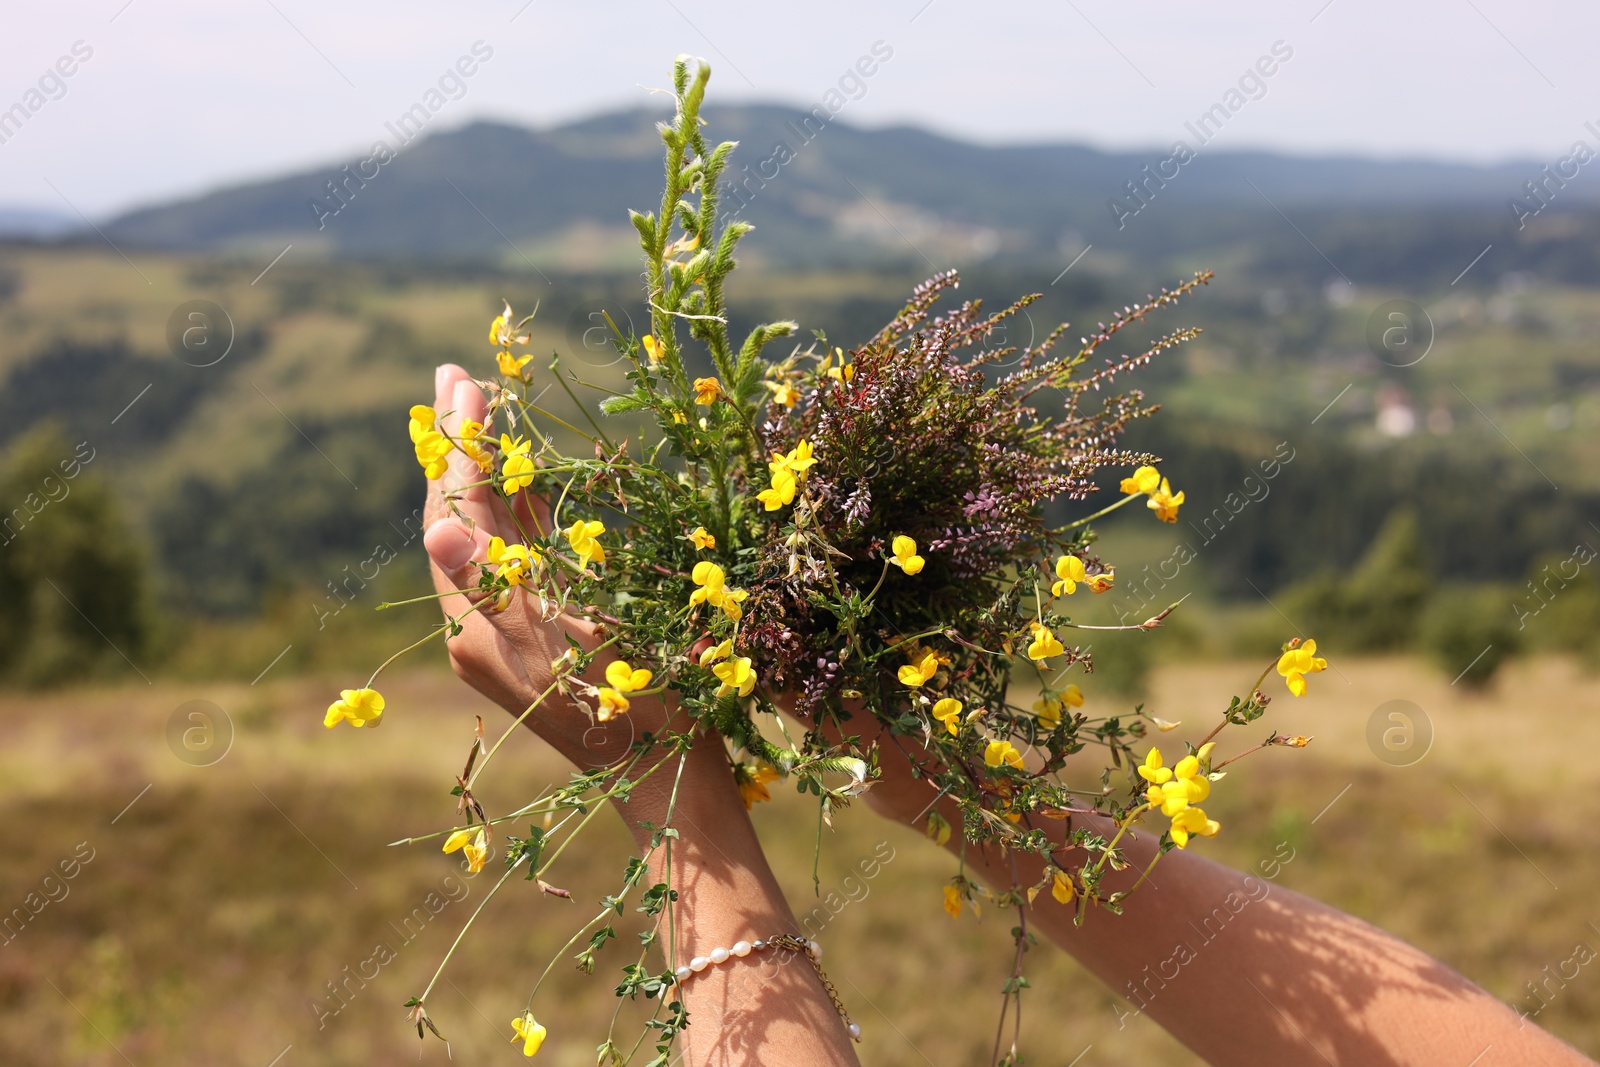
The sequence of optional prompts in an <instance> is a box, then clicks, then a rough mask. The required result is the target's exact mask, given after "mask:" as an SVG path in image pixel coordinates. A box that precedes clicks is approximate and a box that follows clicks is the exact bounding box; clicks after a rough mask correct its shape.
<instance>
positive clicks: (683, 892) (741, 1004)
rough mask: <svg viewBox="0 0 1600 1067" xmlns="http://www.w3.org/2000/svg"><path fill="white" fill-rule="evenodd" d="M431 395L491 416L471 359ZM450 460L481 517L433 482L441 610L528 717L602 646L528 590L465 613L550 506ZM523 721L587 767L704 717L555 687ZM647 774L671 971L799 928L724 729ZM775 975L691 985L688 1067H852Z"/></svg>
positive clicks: (717, 971) (452, 425) (631, 809)
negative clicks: (668, 834)
mask: <svg viewBox="0 0 1600 1067" xmlns="http://www.w3.org/2000/svg"><path fill="white" fill-rule="evenodd" d="M435 391H436V394H437V395H436V397H435V399H434V409H435V410H436V411H437V412H439V414H440V416H441V418H440V422H441V423H442V424H443V429H444V432H445V433H447V434H449V435H451V436H455V435H457V434H458V432H459V428H460V425H461V422H462V420H463V419H473V420H476V421H478V422H482V421H483V416H484V406H485V405H484V396H483V393H482V391H481V390H480V389H479V388H478V386H477V385H476V384H475V383H474V382H473V381H472V380H471V378H470V377H469V376H468V375H467V373H466V371H464V370H462V369H461V368H460V367H456V366H444V367H440V368H439V372H438V376H437V379H436V383H435ZM445 412H449V413H450V414H449V415H448V417H446V416H445ZM450 464H451V466H450V469H449V471H448V472H447V473H446V475H445V485H444V488H445V489H446V491H450V490H459V491H458V492H457V495H456V507H457V509H459V511H460V513H461V515H462V516H465V518H466V519H467V520H470V521H462V519H461V518H458V517H456V516H455V515H453V514H451V512H450V509H449V506H448V505H447V504H446V502H445V500H444V496H443V494H442V493H441V492H439V490H438V489H435V488H432V487H430V489H429V492H428V506H427V510H426V512H425V515H426V522H427V529H426V532H425V533H424V534H423V544H424V545H425V546H426V547H427V550H428V556H429V558H430V559H431V561H432V564H433V581H434V586H435V587H436V588H437V589H438V591H439V592H440V593H447V594H451V595H449V596H446V597H444V598H443V600H442V601H441V604H442V606H443V608H444V610H445V612H446V613H448V615H449V616H451V617H453V618H461V626H462V630H461V633H460V634H458V635H457V636H455V637H451V638H449V639H448V648H449V650H450V665H451V666H452V667H453V668H454V669H455V672H456V674H457V675H458V676H459V677H460V678H461V679H462V680H463V681H465V682H467V683H468V684H469V685H471V686H472V687H473V688H474V689H476V690H478V691H479V692H480V693H482V694H484V695H485V696H487V697H488V698H489V699H491V700H493V701H494V702H495V703H497V704H499V705H500V706H501V707H503V708H505V709H506V710H507V711H509V712H511V713H512V714H514V715H521V714H522V713H523V712H524V711H525V710H527V708H528V706H529V705H531V704H533V703H534V701H536V700H538V699H539V697H540V695H541V694H544V693H545V692H546V691H547V690H549V689H550V687H551V686H552V685H553V684H554V683H555V681H556V678H557V672H556V671H555V670H554V669H553V668H552V666H551V661H552V660H554V659H556V658H557V657H558V656H560V655H561V654H562V653H564V652H566V651H567V649H568V647H569V645H568V638H571V639H573V640H575V641H577V642H578V644H579V645H580V646H581V647H583V648H584V649H587V650H593V649H595V648H596V647H598V646H599V645H600V643H601V642H600V640H599V638H598V637H597V636H596V634H595V630H594V626H593V625H592V624H591V623H589V622H587V621H585V620H583V619H577V618H573V617H572V616H571V615H567V614H553V613H552V612H546V611H545V610H544V608H545V605H543V604H542V603H541V601H540V598H539V597H538V595H537V594H534V593H530V592H528V591H527V589H526V588H523V589H517V590H513V591H512V594H511V597H510V600H509V602H508V603H507V605H506V607H505V609H504V610H503V611H499V612H496V613H488V612H484V611H481V610H480V611H477V612H473V613H471V614H470V615H466V616H465V617H464V618H462V616H463V613H465V612H467V610H468V609H469V608H470V607H471V606H472V604H473V603H474V602H475V601H476V600H477V599H480V598H481V594H479V593H478V591H477V586H478V576H479V574H480V572H481V567H482V565H483V564H484V562H485V560H486V556H487V551H488V546H489V539H490V538H491V537H493V536H497V535H498V536H499V537H501V538H503V539H504V540H505V541H506V542H508V543H515V542H518V541H520V540H521V537H522V535H521V531H520V530H519V528H518V520H520V521H521V523H522V525H523V527H524V528H528V529H533V528H535V527H534V524H537V526H538V528H541V529H544V530H548V529H549V528H550V527H549V522H550V516H549V512H548V509H547V508H545V507H544V504H543V502H542V501H527V502H526V503H523V501H525V500H526V495H525V494H524V495H522V496H519V498H518V502H517V504H516V506H517V507H518V508H524V507H525V508H526V510H525V511H519V513H518V514H517V516H516V517H515V518H513V516H512V513H511V512H510V511H509V510H508V509H507V507H506V505H505V503H504V502H503V501H501V500H500V499H499V498H498V496H497V495H496V494H495V493H494V492H493V491H492V490H491V489H490V488H489V487H488V486H478V487H475V488H471V489H462V488H461V487H462V486H466V485H470V484H472V483H473V482H477V481H481V480H482V479H483V475H482V473H481V472H480V471H479V470H478V469H477V466H476V465H475V464H474V463H472V462H471V461H470V460H469V459H468V458H467V457H466V456H464V455H462V454H460V453H459V452H454V453H452V454H451V457H450ZM552 615H553V617H551V616H552ZM614 658H615V657H609V656H606V655H605V654H604V653H602V656H601V658H600V659H598V660H597V661H596V662H595V664H594V665H592V666H591V667H590V668H589V671H588V672H587V673H590V674H591V675H593V676H595V677H599V676H600V674H602V673H603V672H604V669H605V666H606V664H607V663H609V662H611V661H612V660H613V659H614ZM574 681H576V680H574ZM527 724H528V726H530V727H531V728H532V729H533V730H534V731H535V732H536V733H537V734H539V736H540V737H542V738H544V739H545V740H546V741H548V742H550V744H551V746H553V747H554V748H555V749H556V750H557V751H559V752H560V753H561V754H562V755H564V756H566V757H567V758H568V759H569V760H571V761H572V762H573V763H576V764H578V765H579V766H581V767H609V766H614V765H616V764H617V763H618V762H620V761H621V760H622V759H623V758H625V757H626V756H627V755H628V751H629V747H630V745H631V744H632V742H633V740H634V738H635V736H636V734H643V733H645V732H647V731H649V732H659V731H660V730H662V729H663V728H671V729H678V730H686V729H689V728H690V726H691V725H692V724H691V723H690V722H689V720H688V717H687V716H686V715H683V714H681V713H679V712H677V711H676V709H675V708H672V707H671V706H669V705H666V704H664V703H663V702H662V701H660V700H658V699H656V698H653V697H636V698H634V699H633V700H632V702H631V707H630V708H629V710H628V712H627V714H625V715H620V716H617V717H615V718H613V719H611V720H610V721H609V722H607V723H597V722H595V721H594V720H593V719H592V718H591V717H590V713H589V712H588V711H587V710H586V709H584V708H583V707H581V706H579V704H578V703H577V701H576V700H574V699H573V698H572V697H570V696H568V695H566V694H563V693H561V692H560V691H559V690H557V691H555V692H552V693H550V695H548V696H546V697H545V699H544V701H543V703H541V704H540V705H539V707H538V708H536V709H535V710H534V711H533V713H532V714H531V715H529V716H528V719H527ZM663 755H664V753H663V750H661V749H660V748H657V749H655V750H654V751H653V752H652V753H651V754H650V755H649V756H647V759H651V760H660V759H661V758H663ZM642 770H643V768H636V769H635V770H634V771H633V772H632V773H631V775H630V776H631V777H633V778H634V779H635V781H636V786H635V788H634V789H633V790H632V791H631V794H630V797H631V799H630V800H629V801H628V803H627V804H626V805H622V804H618V809H619V811H620V812H621V813H622V815H623V818H624V821H625V822H626V823H627V824H628V828H629V830H630V832H631V833H632V834H633V837H634V840H635V842H636V843H637V844H638V845H639V846H640V847H641V848H645V847H646V845H647V842H648V841H649V840H650V836H651V835H650V833H649V832H648V831H647V830H646V829H645V824H653V825H655V826H666V825H669V824H670V825H671V826H672V827H673V828H674V829H676V830H677V831H678V834H677V836H676V837H675V839H674V842H675V843H674V844H673V845H672V847H671V848H670V850H669V849H648V851H647V853H646V854H647V855H648V856H649V868H650V877H651V879H652V880H660V881H664V880H668V879H670V881H671V883H672V885H673V887H674V889H675V890H677V892H678V893H679V894H680V896H679V898H678V903H677V905H676V908H675V917H676V929H675V930H674V931H669V933H668V936H666V937H664V938H663V942H662V947H663V949H664V950H665V951H666V954H667V965H668V966H669V967H676V966H678V965H679V964H681V963H687V962H688V960H689V959H690V958H692V957H693V956H695V955H699V954H704V953H708V952H710V950H711V949H713V948H715V947H716V946H718V945H722V946H728V945H732V944H734V943H735V942H738V941H741V940H744V941H749V940H754V939H756V938H758V937H768V936H771V935H772V934H775V933H788V932H793V931H797V930H798V925H797V924H796V922H795V919H794V915H793V914H792V913H791V912H790V910H789V907H788V904H787V903H786V902H785V901H784V898H783V894H782V892H781V891H780V890H779V888H778V884H777V880H776V879H775V878H774V877H773V874H772V870H771V868H770V867H769V866H768V865H767V862H766V857H765V856H764V855H763V854H762V851H761V844H760V842H759V840H757V838H756V835H755V829H754V827H752V826H751V824H750V819H749V815H748V813H747V812H746V811H745V807H744V803H743V801H742V800H741V799H740V797H739V792H738V789H737V788H736V787H735V786H734V781H733V776H732V774H730V773H729V770H728V760H727V755H726V753H725V751H724V749H723V745H722V740H721V738H719V737H718V736H717V735H716V734H714V733H710V732H705V733H702V734H701V735H700V736H697V737H696V738H695V740H694V744H693V746H692V747H691V748H690V749H689V751H687V752H685V753H684V754H683V755H682V756H680V757H674V758H673V759H672V762H670V763H668V764H666V765H658V767H657V773H654V774H652V775H650V777H649V778H647V779H645V780H643V781H639V780H638V779H639V777H640V773H641V772H642ZM669 856H670V857H671V860H670V870H669V862H668V857H669ZM763 971H764V969H763V968H760V967H759V966H756V965H750V966H738V965H728V966H719V967H712V968H710V969H709V970H707V971H706V972H704V973H702V974H700V975H697V976H696V977H695V978H693V979H692V980H690V982H689V983H688V984H687V986H686V987H685V989H684V992H683V996H684V998H685V1000H686V1002H687V1003H688V1004H689V1005H690V1009H691V1011H692V1013H693V1015H694V1017H695V1020H696V1025H695V1026H693V1027H691V1028H689V1029H688V1030H686V1031H685V1032H684V1034H683V1037H682V1038H681V1042H682V1044H681V1046H680V1049H681V1051H682V1053H683V1056H684V1061H683V1062H685V1063H688V1064H693V1065H696V1067H698V1065H702V1064H710V1063H728V1062H735V1061H737V1062H759V1063H772V1064H784V1065H795V1067H801V1065H805V1067H810V1065H819V1067H821V1065H827V1067H852V1065H854V1064H855V1063H856V1059H855V1051H854V1049H853V1048H852V1046H851V1043H850V1038H849V1036H848V1035H847V1033H846V1032H845V1027H844V1023H843V1022H842V1021H841V1020H840V1019H839V1017H838V1015H837V1014H836V1012H835V1011H834V1007H833V1004H832V1002H831V1001H830V1000H829V998H828V996H827V994H826V992H825V991H824V989H823V987H822V985H821V983H819V982H818V981H817V979H816V977H815V976H814V975H813V974H812V972H811V969H810V968H809V967H803V966H796V967H786V968H780V969H779V973H777V974H765V973H763Z"/></svg>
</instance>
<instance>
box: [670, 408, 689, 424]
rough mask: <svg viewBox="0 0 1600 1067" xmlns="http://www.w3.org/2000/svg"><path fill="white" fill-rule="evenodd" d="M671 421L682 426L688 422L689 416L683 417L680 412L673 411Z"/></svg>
mask: <svg viewBox="0 0 1600 1067" xmlns="http://www.w3.org/2000/svg"><path fill="white" fill-rule="evenodd" d="M672 421H673V422H675V423H677V424H678V425H680V426H682V425H684V424H685V423H687V422H688V421H689V416H687V415H685V414H684V413H683V412H681V411H674V412H673V413H672Z"/></svg>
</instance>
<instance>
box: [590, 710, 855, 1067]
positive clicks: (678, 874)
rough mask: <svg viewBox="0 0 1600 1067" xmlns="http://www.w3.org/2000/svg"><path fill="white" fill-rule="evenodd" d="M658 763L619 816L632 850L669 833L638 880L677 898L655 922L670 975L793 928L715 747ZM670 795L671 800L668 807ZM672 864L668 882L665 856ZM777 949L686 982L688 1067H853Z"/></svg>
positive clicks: (823, 1004) (843, 1042)
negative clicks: (755, 1066) (662, 886)
mask: <svg viewBox="0 0 1600 1067" xmlns="http://www.w3.org/2000/svg"><path fill="white" fill-rule="evenodd" d="M679 761H680V758H679V757H677V756H672V757H668V759H667V761H666V762H665V763H663V765H662V766H661V767H660V768H659V769H658V770H657V771H656V773H654V774H652V775H651V776H650V777H649V778H648V779H647V780H646V781H644V782H641V783H640V785H639V787H638V788H637V789H636V790H635V791H634V794H633V797H632V799H631V801H630V802H629V803H628V804H627V805H620V806H619V808H620V810H621V813H622V815H623V818H624V819H625V820H626V821H627V823H628V826H629V829H630V831H632V832H633V834H634V837H635V839H636V840H637V841H638V842H639V844H640V845H641V847H644V846H646V845H648V842H649V836H650V834H649V831H648V830H645V829H643V828H641V827H640V825H639V824H640V823H641V822H649V823H652V824H654V825H656V826H661V825H664V824H667V823H668V820H669V807H670V825H671V826H672V827H673V828H674V829H676V830H677V832H678V836H677V837H676V838H672V839H670V840H669V842H667V843H666V844H669V845H670V848H669V847H666V844H664V846H663V847H662V848H660V849H657V850H655V851H654V852H653V853H652V855H651V860H650V872H649V875H648V878H649V879H650V880H651V881H652V882H670V884H671V886H672V888H673V889H674V890H676V891H677V893H678V899H677V901H676V903H675V904H673V905H672V906H671V909H670V911H669V912H668V913H665V914H664V916H663V918H664V921H663V923H662V928H661V939H660V944H661V946H662V948H663V950H664V952H665V954H666V960H667V964H668V966H669V967H672V968H677V967H679V966H682V965H684V964H687V963H688V962H689V961H690V960H691V959H692V958H694V957H695V956H705V955H709V954H710V952H711V950H712V949H714V948H718V947H722V948H732V947H733V946H734V945H735V944H736V943H738V942H740V941H748V942H753V941H755V940H757V939H758V938H759V939H765V938H769V937H771V936H772V935H774V934H789V933H797V932H798V931H799V927H798V925H797V924H796V922H795V919H794V915H793V913H792V912H791V911H790V910H789V905H788V903H787V902H786V901H785V899H784V896H783V893H782V891H781V890H780V889H779V887H778V883H777V879H776V878H775V877H774V876H773V873H772V869H771V867H770V866H769V865H768V864H767V860H766V856H765V855H764V854H763V853H762V851H761V844H760V842H759V840H758V839H757V837H756V833H755V828H754V827H753V826H752V825H751V822H750V818H749V814H748V813H747V812H746V811H745V807H744V803H743V801H742V800H741V799H740V797H739V793H738V789H737V787H736V786H735V785H734V782H733V777H732V775H731V774H729V773H728V767H727V759H726V757H725V756H724V754H723V752H722V749H721V745H720V744H719V743H718V742H717V741H716V739H715V738H704V737H703V738H701V739H699V740H698V741H697V742H696V744H695V745H694V747H693V748H692V749H691V750H690V752H689V753H688V754H687V755H686V756H684V757H682V773H681V780H680V778H679ZM675 785H676V787H677V788H676V799H675V800H674V799H673V792H674V786H675ZM669 855H670V864H671V866H670V872H669V869H668V857H669ZM782 952H783V950H781V949H767V950H765V951H764V952H752V953H751V954H750V955H748V956H745V957H743V958H738V957H735V958H733V959H730V960H728V961H726V962H724V963H721V964H716V965H712V966H709V967H707V968H705V969H704V970H702V971H701V972H700V973H698V974H693V975H691V976H690V977H688V978H687V979H685V980H684V983H683V985H682V987H681V989H675V990H673V991H672V993H671V996H673V997H678V996H681V997H682V999H683V1001H684V1004H685V1006H686V1007H687V1008H688V1011H689V1021H690V1025H689V1027H688V1029H687V1031H686V1032H685V1034H684V1036H683V1038H682V1039H681V1041H682V1044H681V1047H682V1049H683V1050H684V1052H685V1060H684V1062H685V1063H686V1064H692V1065H695V1067H700V1065H702V1064H734V1063H737V1064H746V1063H762V1064H781V1065H796V1067H800V1065H805V1067H810V1065H830V1067H834V1065H853V1064H855V1063H856V1062H857V1061H856V1056H855V1050H854V1047H853V1044H852V1042H851V1041H850V1038H849V1036H848V1035H847V1034H846V1032H845V1024H844V1022H843V1020H842V1019H841V1018H840V1017H839V1014H838V1012H837V1011H836V1010H835V1008H834V1006H833V1003H832V1001H831V1000H830V999H829V998H828V995H827V992H826V990H825V989H824V988H823V986H822V983H821V982H820V981H819V980H818V977H817V974H816V972H815V970H813V968H812V967H811V965H810V964H809V963H807V962H806V961H805V960H804V959H801V958H798V957H796V958H792V959H789V960H784V961H783V963H784V965H778V962H779V961H780V959H781V957H780V956H779V953H782Z"/></svg>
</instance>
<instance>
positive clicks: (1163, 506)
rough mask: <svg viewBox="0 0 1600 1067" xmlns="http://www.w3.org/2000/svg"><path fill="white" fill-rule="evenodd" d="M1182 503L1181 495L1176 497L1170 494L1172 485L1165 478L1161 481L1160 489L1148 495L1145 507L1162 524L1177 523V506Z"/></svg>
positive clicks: (1180, 493)
mask: <svg viewBox="0 0 1600 1067" xmlns="http://www.w3.org/2000/svg"><path fill="white" fill-rule="evenodd" d="M1182 503H1183V493H1182V492H1181V491H1180V492H1179V493H1177V494H1176V495H1174V494H1173V492H1172V483H1170V482H1168V481H1167V480H1166V479H1165V478H1163V479H1161V488H1160V489H1157V490H1156V491H1155V492H1153V493H1151V494H1150V499H1149V500H1146V501H1145V506H1146V507H1148V508H1149V509H1150V510H1151V511H1153V512H1155V513H1156V518H1158V519H1160V520H1161V521H1162V522H1177V521H1178V506H1179V505H1180V504H1182Z"/></svg>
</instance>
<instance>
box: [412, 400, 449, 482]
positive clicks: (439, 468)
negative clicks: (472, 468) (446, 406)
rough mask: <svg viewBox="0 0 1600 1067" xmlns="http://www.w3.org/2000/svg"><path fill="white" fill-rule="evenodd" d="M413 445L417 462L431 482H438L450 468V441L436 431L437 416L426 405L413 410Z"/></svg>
mask: <svg viewBox="0 0 1600 1067" xmlns="http://www.w3.org/2000/svg"><path fill="white" fill-rule="evenodd" d="M410 415H411V443H412V445H413V446H414V447H415V449H416V453H417V462H418V463H419V464H421V466H422V469H423V471H424V472H425V473H426V474H427V476H428V478H429V480H431V481H438V480H439V479H440V478H443V477H444V472H445V470H446V469H447V468H448V467H449V462H448V460H449V456H450V439H449V438H448V437H446V436H445V435H444V434H442V433H440V432H439V431H438V430H436V429H434V422H435V419H436V416H435V414H434V410H433V409H432V408H430V407H428V406H427V405H426V404H418V405H416V406H415V407H413V408H412V409H411V412H410Z"/></svg>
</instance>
